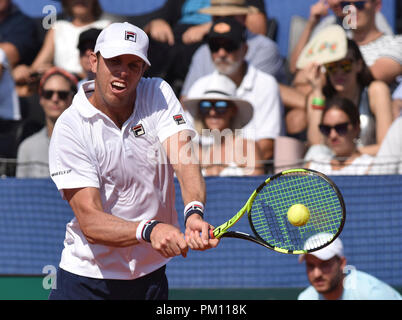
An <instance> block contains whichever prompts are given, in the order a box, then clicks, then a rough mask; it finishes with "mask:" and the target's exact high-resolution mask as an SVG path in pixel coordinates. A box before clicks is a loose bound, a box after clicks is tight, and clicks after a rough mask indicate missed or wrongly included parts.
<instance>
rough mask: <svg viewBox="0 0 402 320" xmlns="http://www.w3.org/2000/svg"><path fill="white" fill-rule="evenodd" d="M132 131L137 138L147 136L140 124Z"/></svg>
mask: <svg viewBox="0 0 402 320" xmlns="http://www.w3.org/2000/svg"><path fill="white" fill-rule="evenodd" d="M131 131H133V132H134V136H135V137H139V136H142V135H144V134H145V130H144V127H143V126H142V124H138V125H136V126H134V127H132V128H131Z"/></svg>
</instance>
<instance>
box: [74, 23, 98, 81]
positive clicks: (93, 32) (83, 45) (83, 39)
mask: <svg viewBox="0 0 402 320" xmlns="http://www.w3.org/2000/svg"><path fill="white" fill-rule="evenodd" d="M101 31H102V30H101V29H96V28H91V29H88V30H86V31H84V32H81V33H80V36H79V38H78V45H77V48H78V50H79V51H80V64H81V67H82V70H83V72H84V74H85V77H84V78H83V79H82V80H81V81H80V82H79V83H78V88H80V87H81V85H82V84H83V83H84V82H86V81H89V80H93V79H95V74H94V73H93V72H92V71H91V63H90V61H89V56H90V55H91V52H93V51H94V48H95V44H96V39H97V38H98V36H99V34H100V33H101Z"/></svg>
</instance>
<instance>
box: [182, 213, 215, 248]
mask: <svg viewBox="0 0 402 320" xmlns="http://www.w3.org/2000/svg"><path fill="white" fill-rule="evenodd" d="M211 228H213V227H212V226H211V225H210V224H209V223H208V222H206V221H204V220H203V219H202V218H201V216H199V215H198V214H193V215H191V216H190V217H189V218H188V219H187V222H186V231H185V239H186V242H187V245H188V246H189V247H190V249H192V250H200V251H203V250H207V249H210V248H215V247H216V246H217V245H218V243H219V239H210V238H209V229H211Z"/></svg>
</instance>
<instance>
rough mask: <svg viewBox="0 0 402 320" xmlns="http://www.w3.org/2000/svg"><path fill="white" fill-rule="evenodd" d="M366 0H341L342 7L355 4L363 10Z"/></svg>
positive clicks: (358, 8)
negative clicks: (354, 0)
mask: <svg viewBox="0 0 402 320" xmlns="http://www.w3.org/2000/svg"><path fill="white" fill-rule="evenodd" d="M366 2H367V0H366V1H356V2H353V1H341V7H342V9H343V8H345V7H346V6H350V5H353V6H355V7H356V9H357V10H363V9H364V5H365V4H366Z"/></svg>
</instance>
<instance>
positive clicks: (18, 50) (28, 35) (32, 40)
mask: <svg viewBox="0 0 402 320" xmlns="http://www.w3.org/2000/svg"><path fill="white" fill-rule="evenodd" d="M39 48H40V40H39V36H38V33H37V28H36V25H35V22H34V21H33V20H32V19H31V18H29V17H28V16H26V15H25V14H23V13H22V12H21V10H20V9H19V8H18V6H17V5H15V4H13V2H12V1H11V0H2V1H0V49H2V50H3V51H4V52H5V54H6V56H7V60H8V62H9V65H10V67H11V68H14V67H15V66H16V65H18V64H31V63H32V61H33V60H34V58H35V56H36V54H37V53H38V50H39Z"/></svg>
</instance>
